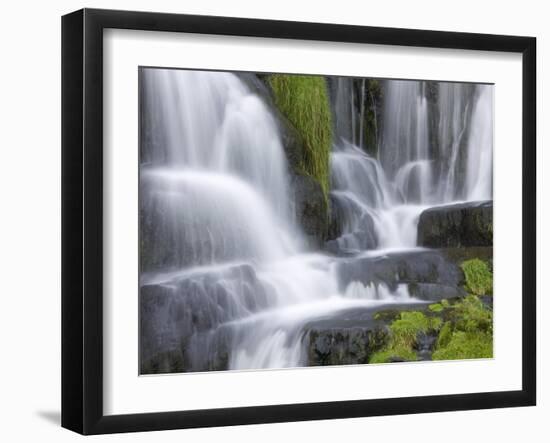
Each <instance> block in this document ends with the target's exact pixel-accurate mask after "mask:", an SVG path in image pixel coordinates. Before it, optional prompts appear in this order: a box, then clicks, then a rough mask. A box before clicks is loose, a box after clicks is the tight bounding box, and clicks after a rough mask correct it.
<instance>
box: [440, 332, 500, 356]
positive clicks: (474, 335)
mask: <svg viewBox="0 0 550 443" xmlns="http://www.w3.org/2000/svg"><path fill="white" fill-rule="evenodd" d="M492 357H493V336H492V335H491V334H486V333H480V332H464V331H455V332H453V333H452V335H451V337H450V339H449V341H448V343H447V344H446V345H445V346H442V347H438V349H437V350H436V351H435V352H434V353H433V354H432V359H433V360H458V359H471V358H492Z"/></svg>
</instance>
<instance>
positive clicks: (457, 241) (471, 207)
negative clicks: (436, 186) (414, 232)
mask: <svg viewBox="0 0 550 443" xmlns="http://www.w3.org/2000/svg"><path fill="white" fill-rule="evenodd" d="M417 244H418V245H419V246H426V247H430V248H453V247H469V246H492V245H493V202H492V201H485V202H469V203H460V204H454V205H447V206H437V207H434V208H430V209H427V210H425V211H424V212H422V214H420V218H419V221H418V238H417Z"/></svg>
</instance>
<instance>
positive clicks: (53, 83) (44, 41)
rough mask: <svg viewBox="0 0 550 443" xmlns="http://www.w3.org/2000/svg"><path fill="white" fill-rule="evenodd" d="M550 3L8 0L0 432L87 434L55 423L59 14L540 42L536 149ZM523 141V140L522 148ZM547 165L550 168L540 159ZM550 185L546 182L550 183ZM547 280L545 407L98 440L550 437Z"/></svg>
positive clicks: (0, 236) (542, 303)
mask: <svg viewBox="0 0 550 443" xmlns="http://www.w3.org/2000/svg"><path fill="white" fill-rule="evenodd" d="M543 5H544V2H537V1H527V0H524V1H522V2H521V3H518V2H517V1H514V2H505V1H499V2H492V3H490V2H486V3H482V2H479V1H469V0H461V1H459V2H454V4H443V3H442V2H441V1H440V0H439V1H433V2H431V1H420V0H419V1H402V2H390V1H388V2H373V3H369V4H368V3H367V2H357V1H352V0H349V1H346V0H340V1H339V2H334V1H330V2H326V4H324V3H322V2H320V1H311V2H309V1H302V2H298V1H296V0H288V1H283V0H278V1H277V2H258V1H249V2H247V1H244V0H243V1H239V0H232V1H225V2H224V1H223V0H218V1H214V0H212V1H210V0H201V1H200V2H193V3H188V4H185V3H183V2H173V3H171V2H167V1H161V0H157V1H155V2H146V1H139V0H134V1H110V2H106V1H104V2H99V1H91V0H90V1H89V2H87V3H81V2H75V1H73V2H69V1H64V2H61V1H52V2H34V3H32V2H19V3H17V4H16V3H15V2H11V3H9V4H5V5H3V10H2V18H3V19H4V20H3V23H2V27H1V28H0V32H1V33H2V35H1V37H2V38H1V39H0V45H1V46H2V47H1V49H2V50H1V52H0V54H1V55H2V69H0V77H1V81H0V85H1V87H2V92H1V94H0V112H1V113H2V115H1V116H0V122H1V126H0V128H1V131H0V140H1V145H0V146H1V149H2V160H1V161H0V197H1V200H0V201H1V202H2V217H1V223H2V229H1V230H0V251H1V252H0V260H1V263H0V269H1V270H2V274H0V275H1V276H2V277H3V281H2V283H3V284H2V290H1V295H0V296H1V297H2V305H1V311H0V312H1V313H2V316H1V318H0V337H1V338H0V340H1V341H0V344H1V348H0V350H1V355H2V359H1V362H2V364H1V365H0V368H1V369H0V371H1V372H0V408H1V409H0V417H1V419H0V420H1V423H2V426H1V427H0V436H1V437H2V439H3V440H4V441H33V440H40V441H72V440H76V439H79V438H81V437H79V436H77V435H75V434H73V433H71V432H69V431H66V430H62V429H60V428H59V427H58V421H59V409H60V404H59V403H60V402H59V396H60V394H59V392H60V361H59V360H60V18H59V17H60V15H61V14H64V13H67V12H70V11H72V10H74V9H77V8H80V7H82V6H88V7H105V8H118V9H141V10H151V9H154V10H158V11H167V12H187V13H197V14H214V15H234V16H243V17H245V16H246V17H258V18H276V19H287V20H302V21H320V22H334V23H352V24H359V25H376V26H394V27H411V28H425V29H440V30H454V31H471V32H486V33H502V34H520V35H521V34H524V35H535V36H537V37H538V39H539V40H538V53H539V59H538V79H539V81H538V92H539V94H538V97H539V106H538V112H539V115H538V123H539V136H538V148H539V153H542V148H543V145H542V135H543V131H544V129H545V128H544V127H543V122H544V121H548V120H549V119H550V115H545V114H544V113H543V109H542V108H543V107H544V105H548V104H550V97H549V96H548V92H547V90H543V88H542V78H543V73H544V72H547V71H548V56H549V55H550V53H549V48H550V43H549V41H550V30H548V27H547V17H548V12H547V11H544V10H543V8H544V6H543ZM519 148H520V147H519V146H518V149H519ZM548 158H549V157H548V155H546V156H545V158H541V157H540V156H539V191H540V194H541V195H544V196H546V195H548V194H549V192H548V191H550V190H549V189H547V188H548V186H549V185H548V179H546V180H545V179H544V178H543V177H542V168H543V167H544V169H546V170H548V169H549V168H550V164H548V160H547V159H548ZM544 162H546V164H544ZM545 188H546V189H545ZM539 202H540V203H541V205H540V206H539V220H538V221H539V225H540V226H543V225H544V224H545V223H546V224H548V215H549V214H548V210H549V209H550V207H549V206H548V205H549V203H548V202H546V203H544V204H543V200H542V198H541V197H540V196H539ZM539 234H540V235H539V245H540V246H542V247H543V248H544V249H545V251H544V253H542V254H541V253H539V258H541V259H542V262H539V274H541V273H542V272H544V268H545V267H548V266H549V265H550V262H549V259H550V256H549V255H548V254H549V253H550V243H549V240H548V239H549V237H548V234H546V233H544V232H542V230H541V231H540V232H539ZM548 289H550V283H549V282H544V283H543V282H542V279H539V295H540V297H539V298H540V300H539V346H538V348H539V374H540V375H541V377H539V406H537V407H536V408H520V409H507V410H495V411H472V412H460V413H440V414H430V415H415V416H402V417H379V418H366V419H353V420H337V421H323V422H309V423H293V424H277V425H261V426H246V427H237V428H223V429H208V430H189V431H170V432H162V433H154V434H151V433H148V434H147V433H145V434H138V435H136V434H134V435H118V436H107V437H99V438H96V439H95V440H102V441H103V440H108V439H110V440H127V441H155V442H157V441H181V440H182V439H188V440H190V441H191V440H197V441H219V440H221V439H223V441H224V442H228V441H239V442H242V441H244V442H247V441H251V442H252V441H260V440H261V441H273V442H276V441H277V442H278V441H284V440H287V441H297V440H306V439H307V440H315V441H327V442H328V441H331V442H333V441H335V440H343V439H348V438H349V439H350V440H356V439H357V440H365V441H366V440H371V439H372V440H376V439H384V441H398V440H405V439H406V441H407V442H415V441H422V442H429V441H440V440H445V441H446V442H454V441H456V442H459V441H464V440H465V439H471V440H472V441H479V440H481V439H491V440H493V441H518V440H525V439H527V438H529V439H531V440H534V441H544V440H545V439H546V438H548V434H549V430H550V429H549V426H548V424H547V423H548V418H547V417H548V415H549V413H550V388H549V386H550V385H549V384H548V382H546V380H545V373H548V370H549V369H550V362H549V361H548V357H549V355H550V354H549V351H548V346H546V348H545V346H544V343H545V342H547V340H548V339H549V338H550V328H549V327H548V325H547V324H544V323H543V320H544V317H545V316H543V315H542V314H541V313H542V312H544V311H545V310H546V309H547V306H548V302H547V300H545V299H544V297H543V296H542V295H543V294H544V292H546V291H547V290H548ZM541 342H542V344H543V345H542V346H541Z"/></svg>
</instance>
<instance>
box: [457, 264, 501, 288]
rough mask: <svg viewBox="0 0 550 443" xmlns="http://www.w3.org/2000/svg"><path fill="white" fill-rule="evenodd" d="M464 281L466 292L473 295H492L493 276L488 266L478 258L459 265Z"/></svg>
mask: <svg viewBox="0 0 550 443" xmlns="http://www.w3.org/2000/svg"><path fill="white" fill-rule="evenodd" d="M461 268H462V270H463V271H464V277H465V280H466V290H467V291H468V292H469V293H470V294H474V295H491V294H492V293H493V274H492V272H491V269H490V268H489V264H488V263H487V262H484V261H482V260H480V259H478V258H474V259H472V260H467V261H465V262H463V263H462V265H461Z"/></svg>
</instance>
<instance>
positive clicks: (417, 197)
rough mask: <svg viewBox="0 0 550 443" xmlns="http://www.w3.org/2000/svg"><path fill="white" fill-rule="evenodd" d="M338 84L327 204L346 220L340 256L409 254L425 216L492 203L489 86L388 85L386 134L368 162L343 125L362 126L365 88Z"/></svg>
mask: <svg viewBox="0 0 550 443" xmlns="http://www.w3.org/2000/svg"><path fill="white" fill-rule="evenodd" d="M335 84H336V87H335V88H334V93H333V100H332V103H333V112H334V113H335V114H336V115H337V116H338V115H339V116H340V117H336V122H335V128H334V129H335V134H336V137H335V138H336V139H335V143H334V146H333V152H332V155H331V171H332V197H333V200H334V202H335V204H336V205H337V206H338V209H339V213H341V214H342V216H343V218H344V222H343V223H342V225H343V229H342V231H343V232H342V235H341V236H340V237H339V238H338V239H336V242H337V244H338V249H340V250H341V251H346V252H360V251H364V250H367V249H370V250H376V249H378V250H384V251H387V250H388V249H407V248H414V247H415V246H416V235H417V222H418V217H419V215H420V213H421V212H422V211H423V210H424V209H426V208H428V207H430V206H436V205H442V204H448V203H451V202H455V201H468V200H487V199H491V198H492V143H493V140H492V87H491V86H488V85H473V84H463V83H429V82H422V81H402V80H390V81H385V82H384V99H383V102H384V106H383V115H382V120H383V130H382V134H381V137H380V140H379V141H378V150H377V152H378V154H377V156H376V157H372V156H369V155H368V154H367V153H366V152H365V149H364V148H365V147H364V146H362V144H361V143H359V144H358V143H357V140H362V139H358V138H357V136H356V132H355V129H354V128H355V127H356V126H357V124H356V123H355V124H354V125H353V126H352V127H350V125H347V126H346V125H345V124H344V122H342V121H341V120H342V119H343V120H344V121H345V120H346V119H347V118H348V115H349V116H350V117H349V118H350V121H352V122H353V121H355V120H356V119H357V118H361V119H364V117H363V116H364V112H365V111H364V109H362V108H360V109H359V108H354V106H355V104H356V103H357V102H358V101H357V100H356V99H354V97H355V95H354V94H356V92H357V91H360V92H359V94H360V96H361V97H364V96H365V92H364V82H363V83H360V84H358V80H357V79H351V78H339V79H337V80H336V81H335ZM428 89H431V90H430V91H429V90H428ZM434 90H435V92H434ZM434 96H435V97H434ZM346 97H351V99H350V100H348V101H347V103H348V106H351V109H346V107H345V106H344V105H343V103H346ZM430 100H431V103H430ZM363 103H364V102H363ZM350 104H351V105H350ZM362 106H364V104H363V105H362ZM344 109H345V110H346V112H343V110H344ZM358 116H359V117H358ZM375 118H376V117H375Z"/></svg>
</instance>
